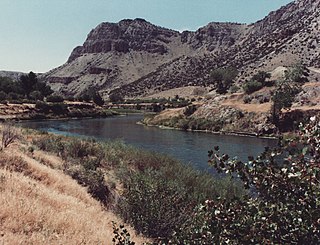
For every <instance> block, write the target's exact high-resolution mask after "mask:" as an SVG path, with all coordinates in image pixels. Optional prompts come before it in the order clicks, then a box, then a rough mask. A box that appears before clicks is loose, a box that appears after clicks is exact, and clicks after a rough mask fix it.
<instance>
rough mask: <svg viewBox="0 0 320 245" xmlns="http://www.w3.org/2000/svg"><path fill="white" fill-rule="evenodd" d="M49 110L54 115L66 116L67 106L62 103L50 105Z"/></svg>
mask: <svg viewBox="0 0 320 245" xmlns="http://www.w3.org/2000/svg"><path fill="white" fill-rule="evenodd" d="M50 110H51V111H52V113H54V114H66V113H68V105H66V104H63V103H54V104H52V105H50Z"/></svg>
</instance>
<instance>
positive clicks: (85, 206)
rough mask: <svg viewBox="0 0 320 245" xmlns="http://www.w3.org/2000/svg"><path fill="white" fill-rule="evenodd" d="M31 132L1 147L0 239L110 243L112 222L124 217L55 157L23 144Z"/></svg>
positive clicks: (62, 242)
mask: <svg viewBox="0 0 320 245" xmlns="http://www.w3.org/2000/svg"><path fill="white" fill-rule="evenodd" d="M31 137H32V136H31V135H28V136H27V137H26V138H25V139H23V140H22V141H19V142H16V143H14V144H12V145H10V146H9V147H8V148H6V149H5V150H3V151H0V206H1V209H0V220H1V226H0V235H1V236H0V243H1V244H112V238H113V237H114V234H113V228H112V222H115V223H117V224H118V225H120V224H122V223H123V221H122V220H121V219H120V218H119V217H117V216H116V215H115V213H114V212H112V211H111V210H106V209H105V208H104V207H103V206H102V205H101V204H100V203H99V202H98V201H97V200H95V199H94V198H92V197H91V196H90V195H89V193H88V191H87V188H85V187H82V186H80V185H79V184H78V183H77V181H76V180H74V179H72V178H71V177H69V176H67V175H66V174H65V173H64V172H63V171H62V170H63V168H64V164H66V163H65V161H63V160H62V159H61V158H60V157H58V156H55V155H52V154H49V153H48V152H43V151H39V150H34V151H30V150H28V147H29V149H31V148H30V147H31V144H30V142H29V141H30V140H31ZM129 230H130V234H131V235H132V238H133V240H134V241H136V242H137V243H138V244H142V243H143V242H145V241H146V239H143V238H141V237H139V236H136V235H135V232H134V231H133V229H131V228H129Z"/></svg>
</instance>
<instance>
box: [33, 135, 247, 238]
mask: <svg viewBox="0 0 320 245" xmlns="http://www.w3.org/2000/svg"><path fill="white" fill-rule="evenodd" d="M34 143H35V144H36V145H37V146H38V147H39V148H40V149H42V150H46V151H52V152H55V153H57V154H59V155H61V156H62V157H63V158H64V159H66V160H68V164H67V165H66V166H65V172H66V173H67V174H69V175H70V176H71V177H73V178H74V179H76V180H77V181H78V183H80V184H81V185H83V186H86V187H88V190H89V193H90V194H91V195H92V196H93V197H95V198H96V199H98V200H100V201H102V202H103V203H105V204H106V203H109V204H110V202H112V201H113V200H112V199H111V198H110V196H112V195H110V193H111V189H113V188H110V186H108V183H106V181H105V180H104V177H103V176H104V175H106V173H108V172H110V171H112V172H114V173H115V178H116V179H117V182H118V184H121V193H118V194H119V195H120V198H119V200H118V201H117V202H116V203H114V205H116V208H117V211H118V212H119V214H120V215H121V216H122V217H123V218H124V220H125V221H127V222H129V223H131V224H132V225H133V226H134V227H135V229H136V230H137V231H138V232H141V233H143V234H144V235H146V236H149V237H153V238H159V237H160V238H167V237H170V236H171V235H172V234H173V233H174V231H175V230H178V229H179V228H180V227H181V226H183V224H184V223H186V222H188V220H189V219H190V218H191V217H190V216H191V214H192V211H193V210H194V208H195V207H196V206H197V205H198V204H200V203H203V202H204V201H205V200H208V199H210V200H214V199H216V198H219V197H223V198H226V199H227V200H231V199H232V198H235V197H237V198H241V196H243V195H244V194H246V193H245V191H244V189H243V188H242V186H241V185H240V184H239V183H237V182H235V181H234V180H231V179H227V178H215V177H213V176H212V175H210V174H206V173H201V172H199V171H196V170H194V169H193V168H192V167H191V166H187V165H185V164H182V163H181V162H179V161H177V160H175V159H173V158H171V157H168V156H165V155H162V154H157V153H154V152H148V151H144V150H141V149H137V148H134V147H132V146H128V145H125V144H124V143H122V142H119V141H117V142H104V143H103V142H95V141H92V140H91V141H85V140H81V139H76V138H67V137H62V136H59V137H58V136H53V135H42V137H40V138H39V137H38V138H37V140H35V141H34ZM103 190H104V191H103Z"/></svg>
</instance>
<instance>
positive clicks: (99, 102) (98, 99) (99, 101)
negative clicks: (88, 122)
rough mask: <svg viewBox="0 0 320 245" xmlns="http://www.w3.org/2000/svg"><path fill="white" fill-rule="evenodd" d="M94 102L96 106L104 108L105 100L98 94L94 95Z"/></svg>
mask: <svg viewBox="0 0 320 245" xmlns="http://www.w3.org/2000/svg"><path fill="white" fill-rule="evenodd" d="M92 100H93V103H95V104H96V105H99V106H103V104H104V100H103V99H102V97H101V95H100V94H99V93H98V92H95V93H93V95H92Z"/></svg>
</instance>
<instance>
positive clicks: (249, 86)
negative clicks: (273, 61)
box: [242, 71, 271, 94]
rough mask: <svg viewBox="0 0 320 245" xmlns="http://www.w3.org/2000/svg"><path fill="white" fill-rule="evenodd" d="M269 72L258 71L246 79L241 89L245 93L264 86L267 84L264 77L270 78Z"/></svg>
mask: <svg viewBox="0 0 320 245" xmlns="http://www.w3.org/2000/svg"><path fill="white" fill-rule="evenodd" d="M270 77H271V74H270V73H267V72H265V71H258V72H257V73H256V74H254V75H253V76H252V78H251V79H250V80H249V81H246V82H245V84H244V85H243V87H242V88H243V90H244V91H245V93H247V94H251V93H253V92H255V91H258V90H260V89H262V88H263V87H264V86H266V85H268V84H267V83H266V79H268V78H270Z"/></svg>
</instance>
